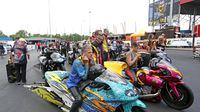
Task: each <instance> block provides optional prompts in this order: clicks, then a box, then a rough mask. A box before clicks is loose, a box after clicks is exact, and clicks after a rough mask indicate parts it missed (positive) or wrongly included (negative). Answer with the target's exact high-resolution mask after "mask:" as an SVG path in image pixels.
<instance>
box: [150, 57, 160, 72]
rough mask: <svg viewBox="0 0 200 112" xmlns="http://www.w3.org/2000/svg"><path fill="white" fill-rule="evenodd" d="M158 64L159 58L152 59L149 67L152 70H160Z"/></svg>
mask: <svg viewBox="0 0 200 112" xmlns="http://www.w3.org/2000/svg"><path fill="white" fill-rule="evenodd" d="M157 63H159V59H158V58H153V59H151V61H150V63H149V67H150V68H151V69H154V70H155V69H158V66H157Z"/></svg>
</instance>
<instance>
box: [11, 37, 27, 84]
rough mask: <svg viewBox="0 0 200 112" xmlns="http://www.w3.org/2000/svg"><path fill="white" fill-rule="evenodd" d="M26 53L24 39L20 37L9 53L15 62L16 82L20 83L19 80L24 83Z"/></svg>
mask: <svg viewBox="0 0 200 112" xmlns="http://www.w3.org/2000/svg"><path fill="white" fill-rule="evenodd" d="M12 54H14V55H12ZM27 55H28V54H27V45H26V40H25V39H24V38H20V39H19V40H18V41H16V43H15V45H14V46H13V48H12V49H11V53H10V59H11V60H12V62H13V63H14V64H15V68H16V76H17V84H21V81H22V83H26V66H27ZM28 58H29V55H28Z"/></svg>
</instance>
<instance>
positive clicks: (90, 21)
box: [89, 11, 92, 36]
mask: <svg viewBox="0 0 200 112" xmlns="http://www.w3.org/2000/svg"><path fill="white" fill-rule="evenodd" d="M91 13H92V12H91V11H89V35H90V36H91Z"/></svg>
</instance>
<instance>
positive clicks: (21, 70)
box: [15, 63, 27, 83]
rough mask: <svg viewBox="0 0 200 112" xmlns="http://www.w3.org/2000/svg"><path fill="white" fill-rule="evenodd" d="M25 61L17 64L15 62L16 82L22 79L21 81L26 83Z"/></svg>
mask: <svg viewBox="0 0 200 112" xmlns="http://www.w3.org/2000/svg"><path fill="white" fill-rule="evenodd" d="M26 65H27V64H26V63H25V64H18V63H15V68H16V74H17V82H20V81H21V80H22V82H23V83H26Z"/></svg>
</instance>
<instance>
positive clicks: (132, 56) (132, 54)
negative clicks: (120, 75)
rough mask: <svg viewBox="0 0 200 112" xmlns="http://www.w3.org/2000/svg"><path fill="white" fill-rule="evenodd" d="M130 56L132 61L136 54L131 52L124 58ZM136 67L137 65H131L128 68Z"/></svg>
mask: <svg viewBox="0 0 200 112" xmlns="http://www.w3.org/2000/svg"><path fill="white" fill-rule="evenodd" d="M128 55H131V60H133V59H134V58H135V56H136V53H134V52H133V51H129V52H128V53H127V54H126V56H128ZM136 67H137V63H135V64H133V65H131V66H130V68H136Z"/></svg>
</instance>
